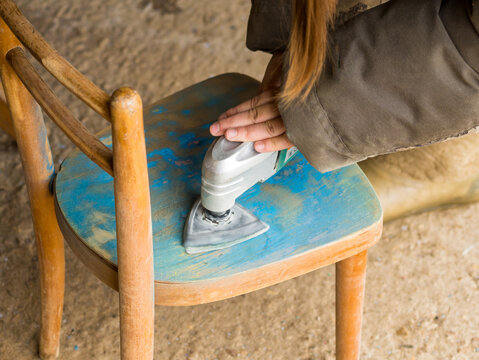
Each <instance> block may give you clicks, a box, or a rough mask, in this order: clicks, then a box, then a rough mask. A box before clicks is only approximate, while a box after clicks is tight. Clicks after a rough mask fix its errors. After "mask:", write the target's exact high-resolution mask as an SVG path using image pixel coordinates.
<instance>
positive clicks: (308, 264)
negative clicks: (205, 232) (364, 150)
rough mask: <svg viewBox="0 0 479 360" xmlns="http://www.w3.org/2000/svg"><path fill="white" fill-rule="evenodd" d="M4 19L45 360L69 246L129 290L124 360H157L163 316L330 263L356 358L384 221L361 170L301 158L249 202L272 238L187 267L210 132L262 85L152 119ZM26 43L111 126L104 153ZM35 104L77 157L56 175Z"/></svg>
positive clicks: (184, 104)
mask: <svg viewBox="0 0 479 360" xmlns="http://www.w3.org/2000/svg"><path fill="white" fill-rule="evenodd" d="M0 16H1V18H2V19H3V21H2V22H1V24H0V31H1V33H0V74H1V78H2V82H3V85H4V88H5V94H6V98H7V102H8V106H9V109H10V112H11V117H12V120H13V127H14V130H15V136H16V141H17V143H18V149H19V152H20V155H21V159H22V162H23V167H24V172H25V178H26V183H27V187H28V191H29V196H30V201H31V207H32V215H33V222H34V227H35V233H36V238H37V246H38V254H39V260H40V261H39V262H40V273H41V276H40V279H41V303H42V306H41V309H42V317H41V319H42V326H41V334H40V357H41V358H43V359H50V358H55V357H56V356H57V355H58V349H59V333H60V320H61V314H62V305H63V291H64V254H63V236H64V237H65V239H66V240H67V242H68V243H69V245H70V247H71V248H72V250H73V251H74V253H75V254H76V255H77V256H78V257H79V258H80V259H81V260H82V261H83V262H84V263H85V265H86V266H87V267H88V268H90V269H91V270H92V271H93V273H95V275H97V276H98V278H100V279H101V280H102V281H103V282H105V283H106V284H107V285H109V286H110V287H112V288H114V289H117V290H119V294H120V334H121V354H122V359H152V358H153V333H154V324H153V315H154V304H155V303H156V304H161V305H194V304H202V303H207V302H211V301H217V300H221V299H226V298H229V297H233V296H236V295H240V294H244V293H247V292H250V291H254V290H257V289H261V288H264V287H266V286H270V285H273V284H276V283H279V282H281V281H285V280H288V279H291V278H293V277H296V276H299V275H301V274H304V273H307V272H309V271H312V270H315V269H318V268H320V267H323V266H326V265H328V264H332V263H336V337H337V339H336V344H337V345H336V347H337V359H342V360H345V359H348V360H351V359H358V358H359V344H360V328H361V317H362V315H361V314H362V304H363V297H364V285H365V269H366V252H367V249H368V248H369V247H370V246H372V245H373V244H374V243H375V242H376V241H377V240H378V239H379V237H380V234H381V228H382V211H381V208H380V205H379V202H378V200H377V198H376V196H375V193H374V191H373V189H372V188H371V186H370V184H369V182H368V181H367V179H366V177H365V176H364V174H363V173H362V172H361V170H360V169H359V167H358V166H356V165H354V166H350V167H347V168H344V169H341V170H338V171H334V172H331V173H327V174H320V173H318V172H317V171H315V170H314V169H313V168H312V167H311V166H310V165H309V164H308V163H307V162H306V160H305V159H304V158H303V157H302V156H297V157H296V158H295V160H294V161H292V163H291V164H290V165H288V166H286V167H285V168H283V169H282V171H281V172H279V173H278V174H276V175H275V176H274V177H273V178H272V179H270V180H269V181H268V182H266V183H264V184H259V185H257V186H255V187H253V188H252V189H250V190H249V191H248V192H247V193H245V194H244V195H243V196H242V197H241V198H240V199H239V202H240V203H241V204H242V205H243V206H245V207H246V208H249V209H251V210H253V212H254V213H255V214H257V215H258V216H259V217H260V218H261V219H262V220H263V221H265V222H267V223H268V224H269V225H270V226H271V228H270V230H269V231H268V232H267V233H265V234H263V235H261V236H259V237H257V238H255V239H253V240H250V241H247V242H244V243H242V244H239V245H236V246H234V247H232V248H229V249H225V250H221V251H213V252H209V253H205V254H199V255H187V254H186V253H185V251H184V249H183V247H182V245H181V237H182V228H183V224H184V220H185V217H186V215H187V213H188V211H189V209H190V207H191V205H192V203H193V202H194V200H195V198H196V197H197V196H198V194H199V188H200V178H201V174H200V173H201V170H200V169H201V161H202V159H203V156H204V153H205V151H206V149H207V147H208V146H209V144H210V143H211V141H212V138H211V137H210V136H209V135H208V123H209V122H211V121H212V120H214V119H216V118H217V116H218V115H219V114H220V113H221V112H223V111H224V110H226V109H227V108H229V107H231V106H233V105H236V104H237V103H240V102H242V101H244V100H246V99H248V98H250V97H251V96H253V95H254V94H255V92H256V91H257V87H258V82H257V81H255V80H253V79H251V78H249V77H247V76H244V75H239V74H226V75H221V76H218V77H215V78H212V79H209V80H206V81H204V82H202V83H199V84H196V85H194V86H192V87H189V88H187V89H185V90H183V91H181V92H179V93H176V94H174V95H171V96H169V97H168V98H166V99H163V100H161V101H159V102H157V103H155V104H153V105H152V106H150V107H148V108H146V110H145V111H144V112H143V111H142V105H141V99H140V97H139V95H138V94H137V93H136V92H135V91H134V90H132V89H129V88H120V89H118V90H116V91H115V92H114V93H113V95H112V96H111V97H110V96H108V95H107V94H106V93H105V92H103V91H102V90H100V89H99V88H98V87H97V86H95V85H94V84H93V83H92V82H90V81H89V80H87V79H86V78H85V77H84V76H83V75H81V74H80V73H79V72H78V71H77V70H76V69H74V68H73V67H72V66H71V65H70V64H69V63H68V62H67V61H66V60H64V59H63V58H62V57H60V56H59V55H58V54H57V53H56V52H55V50H53V49H52V48H51V46H50V45H49V44H48V43H47V42H46V41H45V40H44V39H43V38H42V37H41V36H40V35H39V34H38V33H37V32H36V31H35V29H34V28H33V27H32V25H31V24H30V23H29V22H28V20H26V19H25V18H24V17H23V15H22V14H21V13H20V11H19V10H18V9H17V7H16V6H15V5H14V4H13V2H12V1H11V0H0ZM21 43H22V44H23V45H24V46H25V47H26V48H27V49H28V50H29V51H30V52H31V54H32V55H33V56H34V57H35V58H36V59H37V60H39V62H40V63H41V64H42V65H43V66H44V67H45V68H46V69H47V70H48V71H49V72H50V73H51V74H52V75H53V76H54V77H55V78H56V79H57V80H58V81H60V82H61V83H62V84H63V85H64V86H65V87H66V88H67V89H69V90H70V91H71V92H72V93H74V94H75V95H77V96H78V97H79V98H80V99H81V100H83V101H84V102H85V103H86V104H87V105H88V106H90V107H91V108H92V109H94V110H95V111H96V112H97V113H98V114H100V115H101V116H103V117H104V118H105V119H107V120H108V121H110V122H111V125H112V126H111V129H110V128H108V129H106V130H105V131H104V132H103V133H102V134H101V141H100V140H99V139H98V138H96V137H95V136H93V135H92V134H90V133H89V132H88V130H87V129H86V128H85V127H83V125H82V124H81V123H80V122H78V121H77V120H76V119H75V118H74V117H73V116H72V115H71V113H70V111H69V110H68V109H67V107H65V105H63V104H62V103H61V102H60V101H59V100H58V99H57V98H56V97H55V95H54V94H53V93H52V92H51V90H50V89H49V88H48V86H47V85H46V84H45V83H44V82H43V80H42V79H41V78H40V77H39V76H38V74H37V73H36V72H35V70H34V68H33V67H32V65H31V64H30V63H29V61H28V59H27V58H26V57H25V53H24V49H23V47H22V45H21ZM39 105H40V106H41V108H43V110H44V111H45V112H46V113H47V114H48V115H49V117H50V118H51V119H52V120H53V121H54V122H55V123H56V124H57V125H58V126H59V127H60V129H61V130H62V131H64V132H65V134H66V135H68V137H69V138H70V139H71V140H72V141H73V143H74V144H75V145H76V146H77V147H78V148H79V150H76V151H74V152H72V153H71V154H70V155H69V156H68V157H67V159H66V160H65V161H64V162H63V164H62V166H61V169H60V170H59V172H58V173H57V174H56V173H55V169H54V166H53V161H52V155H51V151H50V147H49V144H48V139H47V136H46V131H45V126H44V123H43V119H42V114H41V111H40V107H39ZM143 116H144V124H145V126H144V125H143ZM7 125H8V124H7ZM144 130H145V131H144ZM144 134H146V146H145V136H144ZM55 211H56V216H55ZM57 219H58V221H57ZM62 234H63V236H62ZM152 235H153V236H152ZM245 321H247V320H246V319H245Z"/></svg>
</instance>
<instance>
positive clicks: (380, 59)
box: [280, 0, 479, 172]
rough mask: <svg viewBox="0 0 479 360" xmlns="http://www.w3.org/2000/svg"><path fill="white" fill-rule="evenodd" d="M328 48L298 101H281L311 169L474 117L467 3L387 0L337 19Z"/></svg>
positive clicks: (466, 124)
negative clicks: (325, 58)
mask: <svg viewBox="0 0 479 360" xmlns="http://www.w3.org/2000/svg"><path fill="white" fill-rule="evenodd" d="M469 1H470V0H469ZM470 13H471V11H470V9H469V14H470ZM330 50H331V51H330V53H331V55H330V57H329V58H328V62H327V64H326V67H325V69H324V71H323V74H322V76H321V78H320V79H319V80H318V81H317V82H316V84H315V86H314V88H313V90H312V91H311V93H310V94H309V96H308V97H307V99H306V101H305V102H296V103H293V104H291V105H290V106H288V107H280V112H281V115H282V117H283V120H284V122H285V125H286V132H287V135H288V137H289V138H290V139H291V141H292V142H293V143H294V144H295V145H296V146H297V147H298V148H299V150H300V151H301V152H302V153H303V154H304V155H305V157H306V158H307V159H308V161H309V162H310V163H311V164H312V165H313V166H314V167H316V168H317V169H318V170H319V171H323V172H324V171H329V170H333V169H336V168H339V167H342V166H345V165H349V164H351V163H354V162H358V161H360V160H363V159H365V158H367V157H371V156H376V155H380V154H386V153H390V152H394V151H398V150H402V149H407V148H411V147H415V146H421V145H427V144H431V143H434V142H437V141H441V140H445V139H448V138H451V137H455V136H460V135H462V134H465V133H467V132H469V131H470V130H472V129H474V128H475V127H476V126H478V125H479V34H478V33H477V32H476V31H475V29H474V26H473V24H472V22H471V18H470V17H469V16H468V9H467V3H466V2H464V1H458V0H444V1H442V0H422V1H417V0H391V1H390V2H388V3H386V4H384V5H381V6H378V7H376V8H373V9H372V10H369V11H366V12H364V13H362V14H360V15H358V16H357V17H355V18H354V19H352V20H350V21H349V22H347V23H345V24H344V25H343V26H341V27H339V28H337V29H336V30H335V31H334V32H333V33H332V35H331V44H330ZM285 67H286V69H285V70H287V65H285Z"/></svg>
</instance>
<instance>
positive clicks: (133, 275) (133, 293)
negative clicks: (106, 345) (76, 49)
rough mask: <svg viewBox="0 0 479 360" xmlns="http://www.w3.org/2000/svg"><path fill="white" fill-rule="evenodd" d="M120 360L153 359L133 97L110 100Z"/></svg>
mask: <svg viewBox="0 0 479 360" xmlns="http://www.w3.org/2000/svg"><path fill="white" fill-rule="evenodd" d="M110 113H111V117H112V138H113V153H114V168H115V171H114V175H115V180H114V192H115V213H116V238H117V253H118V287H119V291H120V338H121V358H122V360H136V359H137V360H148V359H151V360H152V359H153V339H154V337H153V335H154V329H155V325H154V312H155V302H154V278H153V245H152V229H151V210H150V191H149V186H148V167H147V162H146V148H145V135H144V130H143V108H142V105H141V98H140V96H139V95H138V93H137V92H136V91H134V90H132V89H129V88H120V89H118V90H116V91H115V92H114V93H113V95H112V99H111V108H110Z"/></svg>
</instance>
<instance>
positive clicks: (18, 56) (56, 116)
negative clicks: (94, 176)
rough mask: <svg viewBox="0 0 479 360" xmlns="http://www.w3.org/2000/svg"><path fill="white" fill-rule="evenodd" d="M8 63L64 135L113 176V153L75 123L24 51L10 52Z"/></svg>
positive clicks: (17, 48) (85, 129) (78, 122)
mask: <svg viewBox="0 0 479 360" xmlns="http://www.w3.org/2000/svg"><path fill="white" fill-rule="evenodd" d="M7 60H8V61H9V62H10V65H11V66H12V68H13V69H14V70H15V72H16V74H17V76H18V77H19V78H20V80H21V81H22V82H23V84H24V85H25V87H26V88H27V89H28V90H29V91H30V93H31V94H32V95H33V97H34V98H35V100H37V102H38V103H39V104H40V106H41V107H42V109H43V110H44V111H45V112H46V113H47V114H48V116H49V117H50V118H51V119H52V120H53V121H54V122H55V124H57V125H58V127H59V128H60V129H61V130H62V131H63V132H64V133H65V135H66V136H67V137H68V138H69V139H70V140H71V141H72V142H73V143H74V144H75V145H76V146H78V148H79V149H80V150H81V151H82V152H83V153H84V154H86V155H87V156H88V157H89V158H90V159H91V160H93V161H94V162H95V163H96V164H97V165H98V166H100V167H101V168H102V169H103V170H105V171H106V172H107V173H109V174H110V175H113V154H112V151H111V150H110V149H109V148H107V147H106V146H105V145H104V144H103V143H102V142H101V141H99V140H98V139H97V138H96V137H95V136H94V135H93V134H91V133H90V132H89V131H88V129H87V128H86V127H85V126H84V125H83V124H82V123H81V122H80V121H78V120H77V119H75V117H74V116H73V114H72V113H71V112H70V110H68V108H67V107H66V106H65V105H64V104H63V103H62V102H61V101H60V100H59V99H58V98H57V97H56V96H55V94H54V93H53V92H52V91H51V90H50V88H49V87H48V85H47V84H46V83H45V82H44V81H43V80H42V78H41V77H40V75H38V74H37V72H36V71H35V69H34V67H33V66H32V64H30V62H29V61H28V59H27V57H26V56H25V53H24V51H23V50H22V49H21V48H19V47H16V48H14V49H12V50H10V51H9V52H8V53H7Z"/></svg>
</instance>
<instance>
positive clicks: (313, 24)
mask: <svg viewBox="0 0 479 360" xmlns="http://www.w3.org/2000/svg"><path fill="white" fill-rule="evenodd" d="M337 1H338V0H293V4H292V15H293V17H292V24H291V35H290V40H289V49H288V50H289V51H288V58H287V60H288V63H289V69H288V72H287V76H286V81H285V84H284V87H283V90H282V93H281V94H280V100H281V102H282V103H283V104H285V105H288V104H290V103H291V102H292V101H293V100H296V99H298V98H299V99H300V100H304V99H306V97H307V96H308V94H309V92H310V91H311V89H312V87H313V85H314V82H315V81H316V80H317V79H318V78H319V76H320V75H321V71H322V69H323V65H324V61H325V59H326V48H327V43H328V30H329V27H330V25H331V24H332V21H333V19H334V15H335V12H336V4H337Z"/></svg>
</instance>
